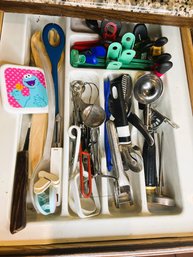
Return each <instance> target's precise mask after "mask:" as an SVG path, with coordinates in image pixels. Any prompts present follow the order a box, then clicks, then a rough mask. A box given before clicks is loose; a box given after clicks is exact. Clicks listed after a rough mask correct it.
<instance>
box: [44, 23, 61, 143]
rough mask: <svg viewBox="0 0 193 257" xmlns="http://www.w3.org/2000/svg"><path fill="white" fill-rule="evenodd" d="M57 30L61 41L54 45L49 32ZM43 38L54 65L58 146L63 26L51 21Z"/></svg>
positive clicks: (59, 140) (59, 138) (58, 137)
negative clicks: (59, 76)
mask: <svg viewBox="0 0 193 257" xmlns="http://www.w3.org/2000/svg"><path fill="white" fill-rule="evenodd" d="M52 30H55V31H57V33H58V36H59V39H60V40H59V43H58V45H52V44H50V40H49V33H50V31H52ZM42 39H43V42H44V45H45V48H46V51H47V53H48V56H49V58H50V62H51V67H52V77H53V81H54V90H55V105H56V107H55V113H56V123H55V135H54V137H55V138H54V142H55V146H56V147H60V146H61V144H62V143H61V140H62V138H61V133H62V132H61V131H62V130H61V128H62V126H61V123H62V117H61V115H60V111H59V95H58V64H59V61H60V58H61V55H62V53H63V51H64V45H65V35H64V32H63V30H62V28H61V27H60V26H59V25H58V24H55V23H49V24H47V25H46V26H45V27H44V29H43V32H42Z"/></svg>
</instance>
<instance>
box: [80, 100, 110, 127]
mask: <svg viewBox="0 0 193 257" xmlns="http://www.w3.org/2000/svg"><path fill="white" fill-rule="evenodd" d="M105 117H106V115H105V111H104V109H103V108H102V107H100V106H99V105H96V104H90V105H88V106H87V107H86V108H85V109H84V110H83V112H82V120H83V122H84V124H85V125H86V126H87V127H89V128H96V127H99V126H100V125H101V124H102V123H103V122H104V120H105Z"/></svg>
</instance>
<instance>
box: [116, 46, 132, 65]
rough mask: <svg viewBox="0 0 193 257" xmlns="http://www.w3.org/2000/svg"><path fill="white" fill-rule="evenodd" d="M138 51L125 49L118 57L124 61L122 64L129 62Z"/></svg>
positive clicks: (120, 60)
mask: <svg viewBox="0 0 193 257" xmlns="http://www.w3.org/2000/svg"><path fill="white" fill-rule="evenodd" d="M135 54H136V52H135V51H134V50H131V49H127V50H123V52H122V54H121V55H120V57H119V58H118V61H119V62H122V64H125V65H127V64H129V63H130V62H131V61H132V60H133V58H134V57H135Z"/></svg>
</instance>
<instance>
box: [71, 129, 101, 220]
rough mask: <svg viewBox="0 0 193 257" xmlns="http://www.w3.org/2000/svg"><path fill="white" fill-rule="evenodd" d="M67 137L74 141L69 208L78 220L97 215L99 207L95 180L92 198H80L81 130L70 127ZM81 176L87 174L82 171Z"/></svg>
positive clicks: (93, 181)
mask: <svg viewBox="0 0 193 257" xmlns="http://www.w3.org/2000/svg"><path fill="white" fill-rule="evenodd" d="M68 135H69V137H70V138H71V139H72V140H76V143H75V150H74V156H73V163H72V169H71V174H70V181H69V206H70V208H71V210H72V211H73V212H74V213H76V214H77V215H78V216H79V217H80V218H87V217H91V216H94V215H98V214H99V213H100V208H101V207H100V200H99V195H98V190H97V186H96V182H95V179H92V195H93V198H91V197H90V198H81V197H80V172H79V170H78V167H79V162H78V158H79V151H80V143H81V128H80V127H78V126H76V125H74V126H71V127H70V128H69V130H68ZM83 176H84V177H87V176H88V173H87V172H86V171H83Z"/></svg>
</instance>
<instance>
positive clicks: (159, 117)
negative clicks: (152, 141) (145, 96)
mask: <svg viewBox="0 0 193 257" xmlns="http://www.w3.org/2000/svg"><path fill="white" fill-rule="evenodd" d="M150 112H151V114H150V115H151V117H150V119H151V124H152V127H153V129H154V130H156V129H157V128H158V127H159V126H160V125H161V124H162V123H163V122H166V123H168V124H169V125H170V126H172V128H175V129H177V128H179V126H178V124H176V123H175V122H173V121H171V120H170V119H169V118H168V117H166V116H165V115H163V114H162V113H160V112H158V110H155V109H153V108H151V110H150Z"/></svg>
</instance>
